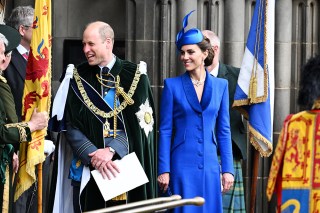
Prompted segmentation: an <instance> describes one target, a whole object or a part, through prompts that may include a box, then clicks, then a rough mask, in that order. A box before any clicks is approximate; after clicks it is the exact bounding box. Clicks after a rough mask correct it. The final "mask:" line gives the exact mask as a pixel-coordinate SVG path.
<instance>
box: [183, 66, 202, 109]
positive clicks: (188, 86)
mask: <svg viewBox="0 0 320 213" xmlns="http://www.w3.org/2000/svg"><path fill="white" fill-rule="evenodd" d="M181 78H182V85H183V89H184V93H185V94H186V97H187V100H188V102H189V104H190V106H191V107H192V108H193V110H195V111H197V112H202V109H201V105H200V103H199V100H198V97H197V94H196V91H195V89H194V86H193V84H192V82H191V79H190V76H189V73H188V72H185V73H184V74H183V75H182V76H181Z"/></svg>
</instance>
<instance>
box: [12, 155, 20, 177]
mask: <svg viewBox="0 0 320 213" xmlns="http://www.w3.org/2000/svg"><path fill="white" fill-rule="evenodd" d="M12 167H13V172H14V173H17V172H18V169H19V157H18V155H17V154H16V153H13V156H12Z"/></svg>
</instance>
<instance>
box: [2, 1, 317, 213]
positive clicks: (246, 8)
mask: <svg viewBox="0 0 320 213" xmlns="http://www.w3.org/2000/svg"><path fill="white" fill-rule="evenodd" d="M33 2H34V0H13V3H11V5H12V7H14V6H18V5H28V4H33ZM52 3H53V16H54V17H53V87H54V88H57V86H58V84H59V82H58V80H59V77H60V74H61V73H62V71H63V69H64V68H65V66H66V64H67V63H75V62H73V61H70V60H75V59H74V58H75V57H73V55H71V54H74V56H76V55H77V56H78V55H80V56H81V54H82V53H81V36H82V29H83V27H84V26H85V25H86V24H87V23H88V22H90V21H94V20H102V21H105V22H108V23H109V24H111V26H112V27H113V28H114V31H115V36H116V41H117V42H118V44H119V49H120V50H119V52H121V50H123V51H124V52H121V53H123V57H125V58H126V59H128V60H131V61H134V62H139V61H140V60H143V61H146V62H147V64H148V75H149V78H150V82H151V84H152V89H153V92H154V99H155V103H156V113H157V114H158V111H159V109H158V106H159V100H160V97H161V90H162V86H163V79H164V78H167V77H172V76H176V75H179V74H180V73H182V72H184V70H183V68H182V66H181V63H180V62H179V60H178V53H177V51H176V48H175V43H174V42H175V36H176V34H177V32H178V31H179V30H180V28H181V22H182V19H183V17H184V16H185V15H186V14H187V13H188V12H189V11H191V10H194V9H195V10H196V12H195V13H194V14H193V15H192V16H191V17H190V21H189V26H192V27H198V28H200V29H211V30H213V31H215V32H216V33H217V34H218V35H219V37H220V38H221V42H222V43H221V48H222V52H221V54H222V55H221V60H222V62H224V63H227V64H231V65H234V66H240V65H241V61H242V56H243V51H244V46H245V42H246V38H247V34H248V31H249V27H250V23H251V17H252V14H253V9H254V5H255V1H254V0H197V1H195V0H183V1H182V0H93V1H88V0H53V1H52ZM319 3H320V1H319V0H276V7H275V8H276V11H275V12H276V14H275V108H274V144H276V143H277V139H278V136H279V132H280V129H281V125H282V121H283V120H284V118H285V117H286V115H288V114H289V113H294V112H297V111H299V110H300V109H299V107H298V106H297V104H296V99H297V90H298V83H299V76H300V67H301V65H302V64H303V63H305V61H306V60H307V59H308V58H309V57H310V56H313V55H315V54H317V53H319V39H320V38H319V26H320V24H319ZM10 9H12V8H9V9H7V12H9V11H10ZM79 42H80V46H79ZM65 46H68V47H73V51H67V50H66V48H64V47H65ZM68 54H69V55H68ZM157 120H159V119H157ZM248 153H249V154H248V160H246V161H244V162H243V168H244V178H245V186H246V205H247V210H248V211H249V206H250V189H251V188H250V183H251V175H252V159H253V157H252V153H253V149H252V146H250V145H249V146H248ZM270 161H271V158H265V159H261V160H260V163H259V172H258V187H257V199H256V212H263V213H264V212H275V205H274V204H275V203H274V201H272V202H271V203H268V202H267V201H266V196H265V188H266V183H267V177H268V174H269V167H270Z"/></svg>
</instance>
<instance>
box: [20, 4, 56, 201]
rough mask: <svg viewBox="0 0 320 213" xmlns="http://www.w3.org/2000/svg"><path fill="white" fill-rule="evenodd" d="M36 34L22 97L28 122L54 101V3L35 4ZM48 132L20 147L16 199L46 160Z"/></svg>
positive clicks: (24, 114)
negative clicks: (52, 18) (52, 27)
mask: <svg viewBox="0 0 320 213" xmlns="http://www.w3.org/2000/svg"><path fill="white" fill-rule="evenodd" d="M32 27H33V34H32V39H31V47H30V53H29V57H28V63H27V71H26V79H25V86H24V94H23V107H22V119H23V120H24V121H29V120H30V118H31V115H32V112H33V110H34V108H38V111H39V112H43V111H47V112H49V110H50V101H51V0H35V11H34V21H33V26H32ZM46 132H47V131H46V130H42V131H36V132H33V133H32V141H31V142H30V143H21V145H20V154H19V160H20V165H19V172H18V182H17V187H16V191H15V195H14V200H15V201H16V200H17V199H18V198H19V196H20V195H21V194H22V193H23V192H24V191H25V190H27V189H29V188H30V186H31V185H32V184H33V183H34V182H35V180H36V174H35V168H36V166H37V165H38V164H39V163H42V162H43V161H44V160H45V156H44V137H45V136H46Z"/></svg>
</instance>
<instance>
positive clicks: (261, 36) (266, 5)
mask: <svg viewBox="0 0 320 213" xmlns="http://www.w3.org/2000/svg"><path fill="white" fill-rule="evenodd" d="M274 9H275V0H257V1H256V5H255V9H254V14H253V17H252V21H251V26H250V31H249V35H248V39H247V44H246V49H245V53H244V56H243V61H242V64H241V70H240V74H239V78H238V85H237V88H236V92H235V96H234V103H233V106H234V107H236V108H238V109H239V110H240V111H241V112H242V113H243V115H244V116H245V117H246V118H247V119H248V123H249V127H248V131H249V140H250V142H251V144H252V145H253V146H254V147H255V148H256V149H257V150H258V151H259V152H260V154H261V156H264V157H267V156H269V155H270V154H271V153H272V127H273V102H274V16H275V15H274Z"/></svg>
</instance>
